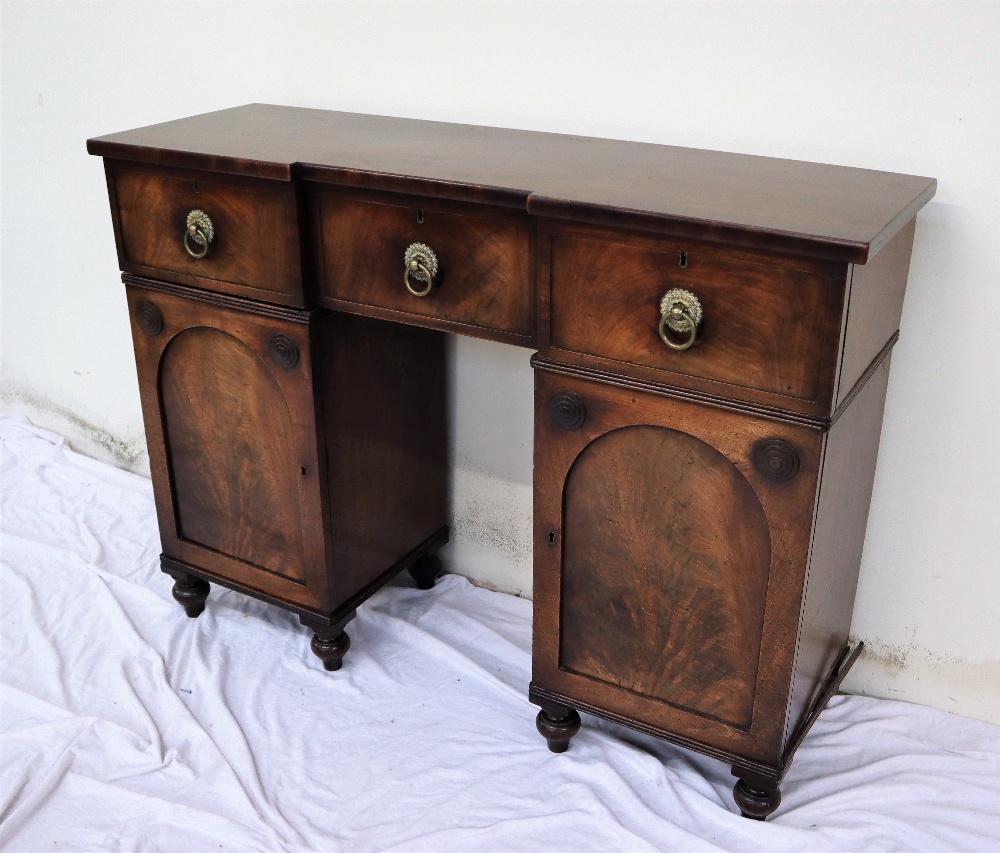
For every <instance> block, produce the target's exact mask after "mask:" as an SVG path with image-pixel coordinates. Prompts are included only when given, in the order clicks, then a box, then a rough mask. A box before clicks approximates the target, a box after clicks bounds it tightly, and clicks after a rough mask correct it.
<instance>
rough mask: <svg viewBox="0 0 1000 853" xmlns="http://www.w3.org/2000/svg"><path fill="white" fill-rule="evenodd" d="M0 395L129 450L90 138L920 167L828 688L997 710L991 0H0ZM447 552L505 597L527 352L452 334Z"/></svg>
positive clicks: (527, 417) (516, 561) (71, 431)
mask: <svg viewBox="0 0 1000 853" xmlns="http://www.w3.org/2000/svg"><path fill="white" fill-rule="evenodd" d="M2 23H3V42H2V52H3V55H2V61H3V82H2V87H3V88H2V111H3V114H2V157H3V166H2V169H3V171H2V180H3V185H2V202H3V220H2V237H3V249H4V252H3V260H2V264H3V266H2V272H3V291H2V300H3V301H2V313H0V320H2V324H3V326H2V332H3V345H2V358H3V362H2V386H0V394H2V402H3V405H4V407H5V408H18V409H22V410H25V411H27V412H29V413H30V414H31V415H32V416H33V417H34V418H35V419H36V420H37V421H38V422H39V423H41V424H43V425H47V426H51V427H54V428H56V429H59V430H61V431H63V432H64V433H66V434H68V435H70V436H71V437H72V439H73V441H74V443H76V444H77V446H78V447H81V448H82V449H84V450H85V451H89V452H92V453H95V454H97V455H100V456H104V457H106V458H111V459H114V460H116V461H117V462H118V463H119V464H122V465H125V466H128V467H133V468H140V469H141V468H142V466H143V465H144V457H143V453H144V445H143V439H142V426H141V418H140V412H139V400H138V394H137V391H136V380H135V370H134V367H133V364H132V355H131V344H130V341H129V333H128V322H127V316H126V311H125V300H124V295H123V292H122V288H121V285H120V283H119V281H118V278H117V272H116V270H117V261H116V258H115V253H114V246H113V240H112V235H111V224H110V217H109V213H108V204H107V198H106V196H105V186H104V180H103V174H102V170H101V164H100V161H99V160H97V159H96V158H91V157H87V156H86V154H85V150H84V141H85V139H86V138H87V137H88V136H93V135H98V134H103V133H109V132H112V131H117V130H123V129H127V128H130V127H136V126H140V125H145V124H151V123H154V122H158V121H165V120H168V119H173V118H178V117H181V116H184V115H189V114H193V113H198V112H204V111H207V110H212V109H218V108H222V107H228V106H233V105H236V104H240V103H246V102H250V101H264V102H272V103H281V104H294V105H301V106H310V107H325V108H333V109H342V110H356V111H360V112H372V113H382V114H388V115H399V116H412V117H418V118H431V119H440V120H446V121H460V122H469V123H478V124H492V125H499V126H506V127H520V128H529V129H538V130H550V131H562V132H569V133H578V134H586V135H594V136H608V137H616V138H622V139H634V140H644V141H651V142H662V143H671V144H678V145H688V146H695V147H702V148H716V149H723V150H729V151H740V152H745V153H753V154H768V155H773V156H779V157H791V158H798V159H804V160H815V161H820V162H827V163H841V164H846V165H851V166H863V167H868V168H875V169H886V170H890V171H899V172H909V173H913V174H918V175H931V176H935V177H937V178H938V179H939V181H940V184H939V190H938V195H937V198H936V199H935V200H934V201H933V202H932V203H931V204H930V205H929V206H928V207H927V208H926V209H925V210H924V212H923V213H922V214H921V215H920V219H919V223H918V227H917V237H916V245H915V247H914V254H913V264H912V269H911V273H910V283H909V289H908V292H907V298H906V304H905V307H904V312H903V319H902V337H901V339H900V342H899V344H898V346H897V348H896V351H895V355H894V357H893V363H892V378H891V380H890V387H889V400H888V405H887V410H886V417H885V427H884V430H883V441H882V453H881V456H880V459H879V468H878V476H877V481H876V485H875V495H874V502H873V506H872V512H871V520H870V523H869V534H868V540H867V547H866V550H865V555H864V564H863V567H862V577H861V586H860V591H859V595H858V602H857V607H856V610H855V616H854V629H853V633H854V634H855V635H856V636H858V637H860V638H863V639H865V640H866V641H867V642H868V643H869V648H870V649H871V653H870V654H868V655H867V656H866V657H865V659H863V661H862V662H861V663H860V664H859V666H858V668H857V670H856V671H855V673H854V674H852V676H851V677H850V679H849V681H848V684H847V687H848V688H849V689H851V690H853V691H856V692H863V693H870V694H872V695H877V696H889V697H894V698H901V699H908V700H911V701H916V702H925V703H928V704H932V705H936V706H938V707H942V708H946V709H948V710H954V711H957V712H959V713H963V714H968V715H971V716H976V717H981V718H984V719H990V720H994V721H997V722H1000V660H998V651H997V650H998V648H1000V615H998V613H1000V609H998V608H1000V604H998V602H1000V581H998V579H997V578H998V574H1000V558H998V554H1000V537H998V533H997V528H998V526H1000V505H998V484H1000V463H998V452H997V450H996V448H997V441H996V438H997V426H996V424H997V422H998V416H1000V393H998V390H1000V382H998V380H997V377H996V369H997V368H996V366H997V364H1000V335H998V333H997V332H998V323H1000V320H998V318H1000V260H998V258H1000V251H998V250H1000V239H998V237H1000V227H998V223H1000V155H998V152H1000V110H998V102H1000V60H998V58H997V38H998V35H997V34H998V33H1000V5H998V4H985V3H983V4H971V5H961V4H959V3H955V2H946V3H932V4H905V3H889V4H885V5H882V4H875V3H871V2H848V3H839V4H832V5H828V4H824V3H816V2H809V3H806V2H801V3H795V4H793V3H777V4H766V3H745V4H743V3H736V4H725V3H720V4H713V3H664V4H637V5H633V6H629V5H627V4H625V3H622V2H617V3H611V4H595V3H583V2H577V3H562V4H547V3H538V2H536V3H527V4H508V3H472V2H467V3H463V4H438V3H415V2H413V3H349V4H344V3H295V2H285V3H246V2H245V3H215V2H195V3H153V2H124V3H96V2H87V3H65V4H55V3H45V2H31V3H5V4H4V6H3V20H2ZM454 347H455V349H456V350H457V352H456V356H457V358H456V365H457V366H456V369H455V373H454V376H453V383H454V386H455V394H456V410H457V414H456V422H455V449H454V452H455V459H456V463H457V471H456V475H455V481H454V489H455V519H454V521H455V529H456V534H457V535H456V539H457V543H456V546H455V547H454V548H453V549H452V553H451V555H450V563H451V565H452V567H453V568H457V569H459V570H461V571H464V572H467V573H469V574H471V575H473V576H475V577H477V578H479V579H482V580H490V581H491V582H492V583H494V584H496V585H497V586H499V587H501V588H504V589H508V590H512V591H519V592H522V593H526V594H530V585H531V566H530V550H531V546H530V539H529V536H530V510H531V491H530V475H531V411H530V407H531V382H532V377H531V372H530V369H529V368H528V355H529V354H528V353H527V352H526V351H522V350H517V349H513V348H507V347H503V346H500V345H495V344H486V343H481V342H476V341H471V340H465V339H462V340H456V341H455V342H454Z"/></svg>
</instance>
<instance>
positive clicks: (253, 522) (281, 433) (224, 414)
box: [159, 326, 305, 583]
mask: <svg viewBox="0 0 1000 853" xmlns="http://www.w3.org/2000/svg"><path fill="white" fill-rule="evenodd" d="M159 384H160V397H161V400H162V406H163V417H164V433H165V435H164V437H165V439H166V442H167V446H168V447H169V448H170V462H169V465H170V478H171V482H172V483H173V487H174V501H175V509H176V512H177V533H178V535H179V536H180V537H182V538H184V539H187V540H189V541H191V542H196V543H198V544H199V545H204V546H205V547H206V548H211V549H213V550H215V551H220V552H222V553H224V554H230V555H231V556H233V557H235V558H236V559H238V560H241V561H243V562H244V563H247V564H248V565H252V566H257V567H259V568H261V569H263V570H265V571H269V572H273V573H274V574H277V575H281V576H283V577H286V578H290V579H292V580H295V581H298V582H299V583H303V582H304V581H305V568H304V565H303V562H304V559H305V555H304V554H303V550H302V519H301V518H300V517H299V502H298V482H297V479H295V478H294V476H293V475H297V474H298V473H299V467H300V466H299V465H298V464H297V460H296V458H295V453H294V448H295V439H294V432H293V428H292V419H291V413H290V412H289V410H288V403H287V402H286V401H285V398H284V396H283V394H282V393H281V388H280V387H279V386H278V384H277V382H276V381H275V380H274V378H273V376H272V375H271V372H270V370H269V368H268V366H267V364H266V363H265V362H264V360H263V359H262V358H261V357H260V356H259V355H258V354H256V353H254V352H253V351H252V350H251V349H249V348H248V347H247V346H246V344H244V343H243V342H241V341H240V340H238V339H237V338H235V337H233V336H232V335H231V334H229V333H227V332H226V331H223V330H221V329H212V328H207V327H204V326H199V327H195V328H191V329H186V330H185V331H183V332H181V333H180V334H178V335H177V336H176V337H174V339H173V340H172V341H171V342H170V345H169V346H168V347H167V349H166V350H165V351H164V353H163V357H162V359H161V360H160V370H159Z"/></svg>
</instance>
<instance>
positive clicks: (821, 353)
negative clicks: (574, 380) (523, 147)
mask: <svg viewBox="0 0 1000 853" xmlns="http://www.w3.org/2000/svg"><path fill="white" fill-rule="evenodd" d="M547 239H548V240H549V241H550V242H549V250H550V253H549V260H550V286H551V304H550V335H551V340H550V343H551V346H553V347H556V348H559V349H564V350H571V351H574V352H578V353H585V354H588V355H591V356H597V357H601V358H605V359H613V360H615V361H619V362H627V363H629V364H632V365H640V366H644V367H648V368H654V369H656V370H662V371H670V372H671V373H672V374H674V376H672V377H670V378H667V379H666V381H668V382H670V383H671V384H678V385H685V386H688V387H694V388H696V389H697V390H703V391H707V392H709V393H712V392H713V390H715V389H717V390H715V393H726V394H727V395H728V394H732V395H734V396H744V397H752V398H753V399H757V400H759V399H763V401H764V402H768V399H767V397H764V398H761V395H759V394H757V395H754V394H749V395H748V394H742V395H740V394H738V392H734V391H732V389H730V390H724V389H721V388H718V386H715V388H713V385H714V383H726V384H727V385H729V386H737V387H739V388H745V389H750V390H752V391H754V392H765V395H777V396H780V397H782V398H795V399H798V400H802V401H809V402H813V401H816V402H818V401H821V400H827V399H828V398H829V396H830V394H831V393H832V384H833V377H834V370H835V366H836V361H837V358H836V356H837V346H838V342H839V336H840V329H841V311H842V307H843V301H844V289H845V278H846V268H845V267H844V266H843V265H839V266H838V265H835V264H817V263H815V262H811V261H809V260H796V259H790V258H781V257H776V258H774V259H772V258H770V257H768V256H766V255H763V254H760V253H751V252H746V251H740V250H732V249H723V248H719V247H717V246H713V245H710V244H704V243H695V242H692V241H674V240H668V239H662V240H661V239H647V238H640V237H635V238H622V237H620V236H616V235H612V234H604V233H598V232H596V231H595V230H591V231H588V232H583V233H581V232H577V231H573V232H563V231H554V232H548V235H547ZM682 253H683V254H682ZM674 288H682V289H684V290H687V291H690V292H691V293H693V294H694V295H695V296H696V297H697V298H698V300H699V302H700V305H701V308H702V320H701V323H700V325H699V326H698V333H697V337H696V339H695V342H694V344H693V345H692V346H691V347H690V348H688V349H684V350H680V351H678V350H674V349H671V348H670V347H669V346H667V345H666V344H665V343H664V341H663V340H661V338H660V334H659V322H660V318H661V314H660V303H661V300H662V299H663V297H664V295H665V294H666V293H667V291H669V290H672V289H674ZM667 333H668V336H669V337H670V338H671V340H673V341H675V342H677V343H683V342H684V341H685V336H684V335H682V334H681V335H678V334H676V333H670V332H669V330H667ZM705 380H707V382H706V381H705ZM774 402H775V403H778V404H780V401H774Z"/></svg>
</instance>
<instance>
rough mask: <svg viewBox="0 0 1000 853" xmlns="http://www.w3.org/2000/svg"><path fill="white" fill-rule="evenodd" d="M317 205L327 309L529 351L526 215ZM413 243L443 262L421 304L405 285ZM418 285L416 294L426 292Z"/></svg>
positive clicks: (326, 193) (394, 205)
mask: <svg viewBox="0 0 1000 853" xmlns="http://www.w3.org/2000/svg"><path fill="white" fill-rule="evenodd" d="M312 198H313V201H312V205H311V207H312V211H313V216H314V220H315V225H314V228H315V229H316V234H315V243H316V248H317V252H318V255H319V257H318V262H317V270H318V278H319V282H320V293H321V301H322V302H323V304H325V305H327V306H329V307H331V308H339V309H341V310H347V311H355V312H357V313H369V314H372V315H374V316H383V317H387V318H388V319H395V320H402V321H404V322H414V323H417V324H420V325H429V326H434V327H436V328H442V329H446V330H451V331H457V332H463V333H465V334H471V335H476V336H479V337H486V338H493V339H496V340H502V341H506V342H509V343H516V344H522V345H525V346H528V345H531V344H533V341H534V332H535V322H534V288H533V287H532V284H531V282H532V276H531V269H532V250H531V248H532V232H531V229H530V227H529V224H528V219H527V216H524V215H515V214H507V213H500V212H497V213H496V214H495V215H491V213H489V212H487V213H484V212H483V211H482V209H480V208H475V207H472V206H466V205H462V206H458V205H455V206H451V205H449V206H447V207H445V206H442V205H440V203H438V204H436V205H435V204H431V203H426V202H424V201H422V200H419V199H414V200H412V201H411V200H397V199H395V198H393V199H384V198H379V199H376V200H372V199H371V197H366V198H359V197H357V196H354V195H350V194H345V193H343V192H342V191H338V190H331V189H327V188H317V189H315V190H314V192H313V196H312ZM421 220H422V221H421ZM413 243H423V244H424V245H426V246H429V247H430V248H431V250H433V252H434V254H435V255H436V257H437V263H438V270H437V274H436V275H435V276H434V278H433V287H432V289H431V291H430V293H428V294H427V295H426V296H422V297H420V296H414V295H413V294H412V293H410V292H409V291H408V290H407V288H406V285H405V283H404V280H403V274H404V272H405V264H404V255H405V253H406V250H407V247H409V246H410V245H412V244H413ZM413 284H414V289H415V290H421V289H422V287H423V285H422V283H421V282H419V281H413Z"/></svg>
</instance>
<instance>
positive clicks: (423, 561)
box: [408, 554, 444, 589]
mask: <svg viewBox="0 0 1000 853" xmlns="http://www.w3.org/2000/svg"><path fill="white" fill-rule="evenodd" d="M408 571H409V573H410V577H411V578H413V580H414V582H415V583H416V585H417V589H432V588H433V587H434V582H435V581H436V580H437V579H438V578H439V577H441V572H442V571H444V564H443V563H442V562H441V558H440V557H439V556H438V555H437V554H426V555H424V556H423V557H421V558H420V559H419V560H417V561H416V562H415V563H413V565H411V566H410V568H409V570H408Z"/></svg>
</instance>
